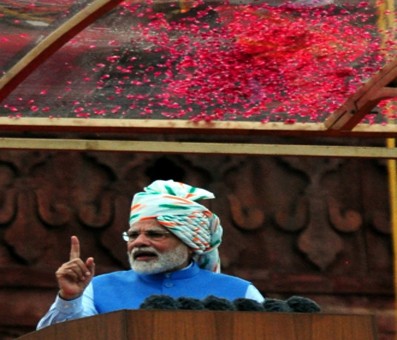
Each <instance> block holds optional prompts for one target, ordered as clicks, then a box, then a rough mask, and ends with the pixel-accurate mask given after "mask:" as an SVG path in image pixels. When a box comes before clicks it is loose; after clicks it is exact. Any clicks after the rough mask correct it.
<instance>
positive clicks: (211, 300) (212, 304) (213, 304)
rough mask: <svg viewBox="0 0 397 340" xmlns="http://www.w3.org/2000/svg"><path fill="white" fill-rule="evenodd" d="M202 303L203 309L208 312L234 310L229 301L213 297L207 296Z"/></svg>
mask: <svg viewBox="0 0 397 340" xmlns="http://www.w3.org/2000/svg"><path fill="white" fill-rule="evenodd" d="M203 303H204V306H205V308H206V309H209V310H236V307H235V306H234V305H233V303H232V302H231V301H229V300H227V299H224V298H219V297H216V296H213V295H209V296H207V297H206V298H205V299H204V300H203Z"/></svg>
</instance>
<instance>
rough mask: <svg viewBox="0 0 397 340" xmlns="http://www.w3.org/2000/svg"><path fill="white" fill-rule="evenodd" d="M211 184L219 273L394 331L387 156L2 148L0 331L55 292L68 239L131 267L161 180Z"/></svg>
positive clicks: (0, 334) (101, 268) (27, 323)
mask: <svg viewBox="0 0 397 340" xmlns="http://www.w3.org/2000/svg"><path fill="white" fill-rule="evenodd" d="M159 178H162V179H170V178H172V179H174V180H181V181H185V182H187V183H190V184H192V185H197V186H202V187H205V188H207V189H209V190H211V191H213V192H214V193H215V194H216V196H217V199H216V200H212V201H208V202H207V203H206V204H207V205H208V206H209V207H210V208H211V209H212V210H213V211H215V212H216V213H217V214H218V215H219V216H220V217H221V220H222V222H223V223H222V224H223V227H224V229H225V235H224V240H223V244H222V246H221V256H222V264H223V271H224V272H227V273H230V274H235V275H239V276H242V277H244V278H246V279H248V280H251V281H252V282H253V283H254V284H255V285H256V286H257V287H258V288H259V289H260V290H261V291H262V292H263V293H264V294H265V295H268V296H271V297H279V298H287V297H289V296H291V295H303V296H308V297H311V298H313V299H315V300H316V301H317V302H319V303H320V304H321V305H322V307H323V310H324V311H326V312H343V313H372V314H375V315H376V317H377V321H378V326H379V330H380V339H383V340H385V339H392V334H393V332H394V329H393V328H394V322H393V321H394V319H393V318H394V314H393V303H394V302H393V273H392V269H393V264H392V261H393V257H392V244H391V231H390V217H389V215H390V214H389V197H388V195H389V193H388V181H387V167H386V162H385V161H380V160H362V159H361V160H359V159H326V158H303V157H289V158H282V157H246V156H208V155H206V156H197V155H196V156H195V155H183V156H178V155H174V156H164V155H151V154H134V153H101V152H39V151H37V152H32V151H30V152H27V151H1V153H0V339H11V338H14V337H16V336H19V335H22V334H25V333H27V332H30V331H32V330H34V327H35V324H36V323H37V321H38V319H39V318H40V317H41V316H42V315H43V314H44V313H45V311H46V310H47V309H48V307H49V305H50V304H51V302H52V300H53V298H54V296H55V294H56V290H57V288H56V282H55V278H54V271H55V270H56V268H57V267H58V266H59V265H60V264H61V263H62V262H63V261H65V260H66V259H67V258H68V252H69V237H70V235H72V234H76V235H78V236H79V237H80V239H81V242H82V256H83V257H87V256H94V257H95V259H96V263H97V272H98V273H102V272H107V271H111V270H117V269H121V268H127V261H126V255H125V251H126V250H125V247H124V244H123V241H122V239H121V232H122V231H124V230H125V229H126V228H127V221H128V220H127V218H128V212H129V204H130V201H131V197H132V195H133V193H135V192H136V191H140V190H141V189H142V187H143V186H145V185H147V184H149V183H150V182H151V181H152V180H154V179H159Z"/></svg>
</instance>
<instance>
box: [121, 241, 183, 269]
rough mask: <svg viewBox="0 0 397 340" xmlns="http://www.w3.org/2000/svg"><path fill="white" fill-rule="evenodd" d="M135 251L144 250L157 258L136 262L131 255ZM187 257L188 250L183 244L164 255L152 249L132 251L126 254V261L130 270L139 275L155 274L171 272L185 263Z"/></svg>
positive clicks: (145, 248)
mask: <svg viewBox="0 0 397 340" xmlns="http://www.w3.org/2000/svg"><path fill="white" fill-rule="evenodd" d="M137 250H146V251H150V252H152V253H155V254H156V255H157V258H155V259H153V260H150V261H137V260H135V259H134V255H133V253H134V252H135V251H137ZM188 257H189V252H188V248H187V247H186V246H185V245H184V244H180V245H179V246H177V247H176V248H175V249H173V250H170V251H167V252H164V253H159V252H158V251H156V250H155V249H154V248H152V247H144V248H139V249H134V250H133V251H132V252H130V253H128V260H129V262H130V266H131V268H132V270H134V271H135V272H137V273H139V274H157V273H163V272H168V271H172V270H174V269H175V268H178V267H181V266H182V265H183V264H184V263H185V262H187V260H188Z"/></svg>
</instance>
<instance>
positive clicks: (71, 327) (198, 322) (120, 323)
mask: <svg viewBox="0 0 397 340" xmlns="http://www.w3.org/2000/svg"><path fill="white" fill-rule="evenodd" d="M376 333H377V332H376V326H375V321H374V318H373V316H371V315H340V314H323V313H310V314H306V313H274V312H273V313H268V312H231V311H191V310H189V311H188V310H176V311H174V310H173V311H169V310H121V311H117V312H112V313H106V314H100V315H96V316H92V317H86V318H82V319H78V320H71V321H65V322H62V323H58V324H55V325H52V326H49V327H46V328H43V329H41V330H38V331H35V332H32V333H29V334H26V335H24V336H22V337H19V338H18V339H20V340H39V339H40V340H43V339H46V340H55V339H56V340H80V339H81V340H94V339H95V340H105V339H106V340H124V339H131V340H185V339H188V340H193V339H195V340H220V339H222V340H223V339H224V340H245V339H247V340H256V339H260V340H284V339H285V340H376V339H377V335H376Z"/></svg>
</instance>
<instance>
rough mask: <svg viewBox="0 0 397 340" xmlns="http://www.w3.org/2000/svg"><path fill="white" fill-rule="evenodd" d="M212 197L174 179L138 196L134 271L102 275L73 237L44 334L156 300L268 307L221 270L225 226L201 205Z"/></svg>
mask: <svg viewBox="0 0 397 340" xmlns="http://www.w3.org/2000/svg"><path fill="white" fill-rule="evenodd" d="M211 198H214V195H213V194H212V193H211V192H209V191H207V190H204V189H201V188H195V187H192V186H190V185H187V184H184V183H180V182H174V181H172V180H168V181H162V180H157V181H155V182H153V183H152V184H151V185H149V186H148V187H146V188H145V189H144V191H143V192H139V193H137V194H136V195H135V196H134V198H133V201H132V206H131V214H130V220H129V229H128V231H126V232H124V233H123V238H124V240H125V241H126V242H127V253H128V258H129V262H130V265H131V270H126V271H117V272H113V273H109V274H103V275H98V276H95V277H94V273H95V264H94V259H93V258H92V257H89V258H88V259H87V260H86V261H83V260H82V259H81V258H80V244H79V240H78V238H77V237H76V236H72V238H71V251H70V259H69V261H68V262H66V263H64V264H63V265H62V266H61V267H60V268H59V269H58V270H57V271H56V278H57V280H58V285H59V294H58V296H57V297H56V300H55V302H54V303H53V304H52V306H51V308H50V309H49V311H48V312H47V313H46V315H45V316H44V317H43V318H42V319H41V320H40V322H39V324H38V325H37V329H40V328H43V327H46V326H49V325H51V324H54V323H57V322H61V321H66V320H72V319H76V318H81V317H85V316H91V315H96V314H100V313H107V312H112V311H116V310H121V309H138V308H139V307H140V305H141V304H142V302H143V301H144V300H145V299H146V298H148V297H149V296H152V295H168V296H171V297H173V298H179V297H189V298H195V299H204V298H206V297H208V296H216V297H219V298H224V299H228V300H234V299H237V298H247V299H252V300H256V301H258V302H263V301H264V298H263V296H262V295H261V294H260V292H259V291H258V290H257V289H256V288H255V287H254V286H253V285H252V284H251V283H250V282H247V281H245V280H242V279H240V278H237V277H234V276H230V275H225V274H221V273H220V260H219V254H218V247H219V245H220V243H221V238H222V227H221V225H220V221H219V218H218V216H216V215H215V214H214V213H212V212H211V211H210V210H208V209H207V208H206V207H205V206H203V205H201V204H199V203H197V201H199V200H202V199H211Z"/></svg>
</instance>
